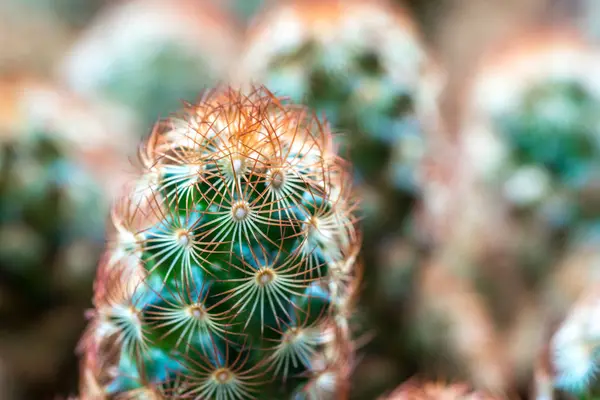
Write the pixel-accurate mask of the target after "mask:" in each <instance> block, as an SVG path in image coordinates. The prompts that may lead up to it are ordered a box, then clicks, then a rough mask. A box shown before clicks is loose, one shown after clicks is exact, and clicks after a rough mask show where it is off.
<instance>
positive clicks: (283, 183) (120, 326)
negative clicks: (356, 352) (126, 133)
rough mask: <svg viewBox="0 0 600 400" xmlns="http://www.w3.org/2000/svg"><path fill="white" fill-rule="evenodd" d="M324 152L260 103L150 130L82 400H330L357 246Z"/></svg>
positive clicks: (300, 115)
mask: <svg viewBox="0 0 600 400" xmlns="http://www.w3.org/2000/svg"><path fill="white" fill-rule="evenodd" d="M334 150H335V149H334V147H333V143H332V137H331V133H330V132H329V128H328V127H327V126H326V125H322V124H321V123H319V121H318V120H317V119H316V118H315V117H314V116H313V114H312V113H311V112H310V111H309V110H307V109H305V108H303V107H300V106H295V105H293V104H287V103H283V102H282V101H280V100H279V99H278V98H276V97H274V96H273V95H272V94H271V93H270V92H268V91H267V90H265V89H264V88H256V89H255V90H253V91H252V92H250V93H243V92H239V91H235V90H233V89H229V88H221V89H218V90H214V91H211V92H207V93H205V95H204V96H203V97H202V99H201V101H200V102H199V103H197V104H194V105H190V106H189V107H188V108H187V109H186V110H185V112H184V113H183V114H182V115H181V116H179V117H172V118H170V119H168V120H165V121H163V122H162V123H160V124H159V125H157V126H156V127H155V129H154V131H153V133H152V136H151V137H150V138H149V140H148V142H147V143H146V146H145V148H144V150H143V151H142V159H143V163H144V166H143V172H142V174H141V176H140V177H139V178H138V180H137V181H136V182H135V183H134V184H133V185H132V186H131V188H130V190H128V193H127V194H126V196H125V197H124V198H123V200H122V201H120V202H118V203H117V204H116V205H115V208H114V210H113V224H114V227H115V229H116V231H115V234H114V235H113V236H112V241H111V242H112V245H111V246H110V247H109V249H108V250H107V252H106V256H105V257H104V260H103V262H102V263H101V264H100V267H99V271H98V275H97V280H96V285H95V297H94V304H95V307H96V308H95V311H94V313H93V319H92V321H91V323H90V326H89V329H88V331H87V333H86V335H85V337H84V338H83V340H82V350H83V352H84V360H83V363H82V388H81V391H82V396H83V397H84V398H104V396H109V397H112V396H117V397H118V398H134V397H135V398H140V397H144V398H146V397H150V396H151V395H155V396H158V394H159V393H169V394H170V395H172V396H173V397H174V398H194V399H208V398H210V399H249V398H261V399H283V398H292V397H293V398H302V399H304V398H306V399H328V398H335V397H333V396H335V395H336V394H339V393H344V390H345V389H344V388H345V387H346V386H347V382H346V380H347V378H348V373H349V370H350V368H351V367H352V365H353V363H352V360H353V359H352V350H353V344H352V341H351V336H350V333H351V332H350V330H349V322H348V318H349V316H350V312H351V306H352V304H353V296H354V292H355V290H356V288H357V284H358V283H359V281H358V278H357V276H356V272H357V270H356V266H355V261H356V255H357V251H358V249H359V244H360V242H359V234H358V232H357V231H356V230H355V226H354V225H355V221H354V216H353V213H354V211H355V207H356V204H355V199H354V197H353V194H352V190H351V189H352V188H351V184H350V183H351V179H349V176H350V175H349V171H348V165H347V164H346V163H345V162H344V161H343V160H341V159H340V158H339V157H338V156H337V155H336V154H335V151H334ZM186 396H188V397H186Z"/></svg>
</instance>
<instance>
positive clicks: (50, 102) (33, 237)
mask: <svg viewBox="0 0 600 400" xmlns="http://www.w3.org/2000/svg"><path fill="white" fill-rule="evenodd" d="M0 87H1V90H0V92H1V93H2V103H1V107H2V110H1V117H0V118H1V122H0V133H1V135H0V277H1V279H0V319H1V321H2V322H1V323H0V337H1V339H0V342H1V343H2V344H1V345H0V360H1V361H2V363H4V364H6V365H8V367H9V370H10V372H11V373H15V374H17V375H18V377H21V378H23V377H24V376H25V377H28V378H25V379H29V378H31V381H30V382H29V384H28V385H27V386H28V387H27V389H28V390H35V388H36V384H38V383H40V382H39V380H41V381H44V379H51V378H50V377H49V376H52V374H55V373H56V368H57V367H58V363H61V364H62V363H64V362H65V360H64V359H63V358H64V357H65V350H66V349H68V348H70V347H72V346H73V345H74V343H75V342H74V339H76V337H77V335H79V334H80V330H81V329H82V327H83V326H82V324H83V318H82V316H81V313H80V308H78V307H77V305H79V307H84V304H87V303H88V302H89V296H90V292H91V290H90V285H91V284H92V280H93V276H94V271H95V267H96V264H97V262H98V259H99V257H100V254H101V251H102V248H103V246H104V228H105V221H106V213H107V211H108V204H109V200H110V190H111V187H113V188H114V186H111V185H110V184H109V182H110V181H109V180H112V182H113V183H114V182H116V181H118V179H119V176H118V174H117V173H119V172H125V170H123V171H120V170H119V166H121V167H124V165H125V164H124V163H122V162H119V161H117V160H119V159H120V158H121V157H125V153H124V152H123V151H120V147H119V146H120V145H122V144H125V143H126V142H127V138H126V137H123V138H122V139H121V140H120V141H119V142H117V143H113V142H111V141H110V138H109V137H108V136H107V132H108V131H110V130H112V129H114V128H115V126H116V124H115V123H116V120H117V117H116V113H113V112H112V111H110V112H109V111H108V109H105V110H104V111H103V112H98V113H96V111H99V110H96V111H93V110H92V109H91V108H88V107H87V105H86V104H85V103H83V102H80V101H79V100H78V99H76V98H74V97H71V96H70V95H68V94H66V93H64V92H62V91H60V90H58V89H55V88H54V87H52V86H51V85H46V84H43V83H40V82H37V81H36V80H30V79H27V78H17V79H15V80H13V81H3V82H2V83H1V86H0ZM104 118H112V119H110V120H108V121H110V122H107V121H104V120H103V119H104ZM111 124H112V125H111ZM73 307H74V308H75V309H73ZM61 314H62V315H63V317H64V318H61V317H60V316H59V315H61ZM48 315H52V316H51V318H56V320H55V321H56V322H58V323H59V324H61V323H64V325H62V326H61V325H58V326H55V327H54V328H52V327H50V326H48V325H47V323H46V322H45V320H46V318H47V317H48ZM65 318H66V320H65ZM59 321H62V322H59ZM66 321H69V322H66ZM65 322H66V323H65ZM40 326H45V328H42V329H43V330H44V331H45V332H46V336H45V337H44V340H39V338H38V339H35V335H31V331H32V330H33V331H34V332H36V333H37V330H38V329H40ZM57 329H58V330H59V331H60V333H58V332H57ZM52 332H56V334H54V333H52ZM57 335H58V337H57ZM61 336H62V337H61ZM27 337H30V339H31V340H29V341H28V339H27ZM32 341H33V343H32ZM35 350H37V351H35ZM24 351H26V352H31V354H35V356H36V357H42V358H44V362H43V363H39V362H38V364H37V365H36V368H32V367H31V366H27V362H26V361H25V360H26V359H27V357H23V356H22V354H20V353H22V352H24ZM57 353H58V354H57ZM66 354H68V353H66ZM61 357H62V358H61ZM19 375H20V376H19ZM38 375H41V376H45V378H40V376H38ZM38 378H40V379H38ZM19 389H22V388H19ZM26 393H30V395H31V396H34V395H33V394H31V393H32V392H26Z"/></svg>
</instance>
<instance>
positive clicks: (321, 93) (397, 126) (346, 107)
mask: <svg viewBox="0 0 600 400" xmlns="http://www.w3.org/2000/svg"><path fill="white" fill-rule="evenodd" d="M290 26H291V27H292V28H288V27H290ZM284 30H285V34H282V32H283V31H284ZM432 67H433V63H432V60H431V58H430V56H429V55H428V53H427V50H426V49H425V46H424V44H423V43H422V41H421V39H420V37H419V34H418V33H417V31H416V29H415V27H414V26H413V23H412V21H411V19H410V17H408V15H407V14H406V13H405V12H404V11H402V10H401V9H397V8H395V7H394V6H392V5H391V4H388V3H387V2H383V1H367V2H362V1H346V2H340V1H336V0H327V1H292V2H288V3H281V4H274V5H273V6H272V8H271V9H267V10H265V12H264V13H263V14H262V15H259V16H258V18H257V21H255V25H254V26H253V29H252V30H250V33H249V39H248V41H247V43H246V46H245V51H244V52H243V55H242V58H241V61H240V63H239V71H237V72H236V79H239V80H240V81H242V82H253V81H259V82H261V83H263V84H265V85H266V86H267V87H268V88H269V89H270V90H272V91H274V92H275V93H276V94H278V95H282V96H289V97H290V98H292V99H293V100H296V101H302V102H305V103H306V104H308V105H309V106H310V107H312V108H313V109H315V110H316V111H317V112H318V113H322V114H324V115H325V117H326V118H327V120H328V121H329V122H330V123H331V124H332V126H334V127H335V129H336V131H337V132H340V133H341V135H340V136H339V137H338V140H339V143H340V144H341V146H342V151H347V152H348V154H349V156H350V158H351V160H352V162H353V164H354V165H355V167H356V173H357V175H358V177H359V179H360V181H362V182H364V183H365V184H367V183H368V186H370V187H373V188H375V189H376V190H377V192H376V193H377V196H378V197H380V198H381V200H382V201H384V202H389V204H388V205H389V207H386V206H382V207H381V208H380V210H379V216H380V217H382V218H385V219H393V218H388V217H389V215H388V213H389V212H394V213H398V214H399V215H400V216H401V217H404V216H405V215H406V214H407V210H410V206H411V205H412V201H414V199H415V198H416V197H417V196H418V194H419V175H418V171H417V170H418V164H419V161H420V159H421V157H422V155H423V152H424V149H425V147H426V143H425V138H424V136H423V130H424V129H425V127H424V126H423V121H424V120H427V119H421V117H424V116H425V115H427V116H429V117H434V116H435V115H434V114H435V111H434V110H435V107H434V106H433V105H432V104H431V102H432V101H433V100H434V98H435V96H437V90H438V87H437V85H438V84H439V82H438V79H439V78H440V76H438V75H437V71H436V74H434V73H433V72H434V71H435V70H434V69H433V68H432ZM429 120H434V118H430V119H429ZM392 188H393V190H392ZM394 190H395V191H397V192H398V193H397V194H396V195H392V194H391V193H390V192H393V191H394ZM390 196H392V197H390ZM376 207H378V206H376ZM382 210H385V211H382ZM383 215H385V217H383Z"/></svg>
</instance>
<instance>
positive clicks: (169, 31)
mask: <svg viewBox="0 0 600 400" xmlns="http://www.w3.org/2000/svg"><path fill="white" fill-rule="evenodd" d="M237 30H238V28H237V26H236V25H235V21H234V20H233V19H232V18H231V17H230V16H228V15H227V14H226V13H224V12H222V11H221V10H219V9H218V7H216V6H215V5H214V4H212V3H210V2H209V1H208V0H201V1H193V0H182V1H168V0H167V1H165V0H150V1H146V0H140V1H131V2H127V3H124V4H116V5H114V6H113V7H110V8H108V9H107V10H105V11H103V13H102V14H101V15H99V16H98V17H97V18H96V19H95V20H94V21H93V23H92V24H91V26H90V27H88V28H87V31H86V32H85V33H84V34H83V35H82V37H81V38H80V39H79V40H78V41H77V43H75V45H74V46H73V48H72V49H71V51H70V53H69V54H68V56H67V58H66V60H65V61H64V63H63V65H62V66H61V68H60V74H61V80H62V81H63V82H64V83H65V84H66V85H67V86H68V87H69V88H70V89H72V90H73V91H75V92H77V93H80V94H82V95H84V96H85V97H88V98H94V99H98V98H100V99H105V100H110V101H113V102H115V103H117V104H122V105H124V106H125V107H126V108H128V109H129V110H130V111H131V112H132V113H133V115H134V116H136V117H138V118H139V120H140V123H141V124H142V126H143V128H141V129H142V130H141V132H140V136H141V133H142V132H145V131H146V129H147V128H149V127H151V126H152V124H154V123H155V122H156V121H157V120H158V119H159V118H161V117H166V116H167V115H168V114H169V113H171V112H175V111H177V110H178V109H179V108H180V107H181V106H182V105H183V102H184V101H189V102H192V101H194V100H196V96H197V95H198V92H200V91H201V90H203V89H205V88H207V87H211V86H213V85H214V84H216V83H219V81H221V80H222V79H223V78H224V72H225V71H227V69H228V66H229V64H230V62H231V60H232V59H233V57H234V56H235V52H236V48H237V44H238V39H237Z"/></svg>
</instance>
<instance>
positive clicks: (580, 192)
mask: <svg viewBox="0 0 600 400" xmlns="http://www.w3.org/2000/svg"><path fill="white" fill-rule="evenodd" d="M598 104H599V102H598V98H597V97H596V96H595V95H593V94H592V93H590V91H589V89H588V88H586V87H584V86H582V84H581V83H579V82H577V81H576V80H571V79H565V80H561V81H547V82H542V83H539V84H537V85H532V86H531V87H530V88H528V89H527V91H526V93H524V95H523V98H522V99H521V100H520V104H519V105H517V107H516V110H517V111H516V112H514V113H510V114H508V115H502V116H499V117H498V118H497V123H498V127H499V130H500V131H501V132H502V134H503V135H504V137H505V138H506V140H507V141H508V143H509V146H510V151H511V153H510V160H509V162H508V163H507V166H506V169H507V171H506V175H505V176H507V177H508V179H510V178H511V177H512V178H513V179H515V180H516V177H519V176H522V177H524V176H523V175H529V176H531V178H532V179H533V178H535V179H537V180H538V183H540V184H542V185H544V188H542V189H541V190H540V192H539V194H538V196H537V197H536V196H533V197H532V198H527V199H523V201H522V202H518V203H517V202H515V203H516V204H515V206H516V207H517V208H521V209H525V210H526V209H530V210H533V211H536V213H537V214H538V217H540V218H542V219H543V220H545V222H546V223H547V225H548V226H549V227H551V228H554V229H559V228H564V227H567V228H568V227H570V226H572V225H573V224H575V223H576V222H577V221H578V220H579V221H581V220H582V219H585V218H586V216H587V217H591V216H594V215H597V214H598V211H600V210H598V207H597V205H596V204H597V203H596V202H595V201H592V200H593V197H592V199H590V197H589V196H590V195H593V193H591V190H593V188H592V187H591V185H593V184H594V180H595V179H596V178H595V174H597V173H598V171H600V162H599V161H598V156H599V155H600V117H599V116H598V113H597V107H598ZM586 194H587V196H586Z"/></svg>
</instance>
